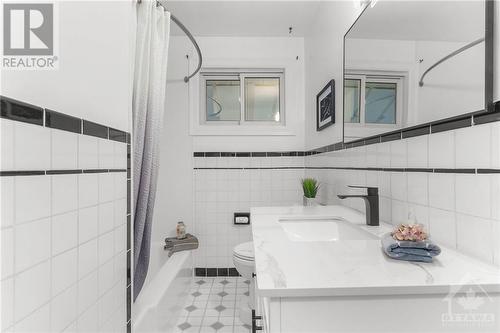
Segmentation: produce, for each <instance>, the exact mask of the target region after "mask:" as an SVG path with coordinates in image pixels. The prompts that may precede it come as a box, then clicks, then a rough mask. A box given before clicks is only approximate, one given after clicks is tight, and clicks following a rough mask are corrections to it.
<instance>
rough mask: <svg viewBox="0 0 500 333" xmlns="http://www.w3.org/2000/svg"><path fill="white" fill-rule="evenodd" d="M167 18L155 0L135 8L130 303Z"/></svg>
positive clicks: (158, 123) (149, 190) (160, 94)
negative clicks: (132, 254) (132, 271)
mask: <svg viewBox="0 0 500 333" xmlns="http://www.w3.org/2000/svg"><path fill="white" fill-rule="evenodd" d="M169 36H170V13H169V12H167V11H165V10H164V9H163V7H161V6H156V1H142V3H141V4H140V5H138V6H137V35H136V53H135V68H134V90H133V101H132V102H133V106H132V112H133V147H134V159H133V161H134V166H133V178H134V187H133V188H134V300H135V299H136V298H137V295H138V294H139V292H140V291H141V288H142V285H143V284H144V280H145V279H146V275H147V272H148V266H149V252H150V245H151V227H152V221H153V209H154V204H155V195H156V183H157V175H158V166H159V149H158V148H159V143H160V134H161V130H162V126H163V114H164V113H165V110H166V103H165V88H166V81H167V56H168V43H169Z"/></svg>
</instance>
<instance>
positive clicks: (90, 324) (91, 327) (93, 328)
mask: <svg viewBox="0 0 500 333" xmlns="http://www.w3.org/2000/svg"><path fill="white" fill-rule="evenodd" d="M96 290H97V289H96ZM77 326H78V332H79V333H88V332H98V331H99V304H98V303H96V304H95V305H93V306H92V307H90V308H89V309H88V310H87V311H86V312H85V313H83V314H82V315H81V316H80V317H79V318H78V323H77Z"/></svg>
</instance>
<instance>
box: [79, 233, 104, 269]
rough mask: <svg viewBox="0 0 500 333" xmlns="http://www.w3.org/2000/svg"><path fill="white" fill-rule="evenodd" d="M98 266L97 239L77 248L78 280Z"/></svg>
mask: <svg viewBox="0 0 500 333" xmlns="http://www.w3.org/2000/svg"><path fill="white" fill-rule="evenodd" d="M98 264H99V258H98V248H97V239H94V240H91V241H89V242H87V243H85V244H82V245H80V247H79V248H78V278H82V277H84V276H85V275H87V274H88V273H90V272H92V271H93V270H94V269H96V268H97V266H98Z"/></svg>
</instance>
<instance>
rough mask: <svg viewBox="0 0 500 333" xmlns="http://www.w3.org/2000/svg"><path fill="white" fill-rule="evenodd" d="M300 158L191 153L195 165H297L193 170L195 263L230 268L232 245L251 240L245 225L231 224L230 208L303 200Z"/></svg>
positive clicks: (240, 166) (295, 202) (239, 209)
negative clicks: (195, 238)
mask: <svg viewBox="0 0 500 333" xmlns="http://www.w3.org/2000/svg"><path fill="white" fill-rule="evenodd" d="M303 165H304V158H303V157H253V158H245V157H221V158H211V157H209V158H195V167H198V168H199V167H223V168H227V167H231V168H244V167H272V166H274V167H279V166H298V167H299V168H298V169H246V170H241V169H238V170H228V169H217V170H194V171H193V172H194V178H195V182H194V187H195V191H194V193H195V221H194V225H189V223H187V221H185V222H186V223H187V228H188V232H189V229H190V228H193V229H191V230H194V232H195V234H196V235H197V236H198V237H199V239H200V248H199V250H198V251H196V253H195V266H196V267H234V265H233V262H232V250H233V247H234V246H236V245H237V244H239V243H242V242H246V241H250V240H251V239H252V235H251V229H250V227H249V226H237V225H234V224H233V214H234V213H235V212H249V211H250V207H257V206H280V205H297V204H301V203H302V190H301V187H300V179H301V178H303V177H304V170H303V168H302V167H303Z"/></svg>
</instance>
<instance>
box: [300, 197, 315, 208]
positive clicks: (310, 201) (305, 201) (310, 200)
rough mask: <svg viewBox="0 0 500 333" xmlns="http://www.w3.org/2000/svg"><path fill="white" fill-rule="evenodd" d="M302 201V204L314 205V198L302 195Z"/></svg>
mask: <svg viewBox="0 0 500 333" xmlns="http://www.w3.org/2000/svg"><path fill="white" fill-rule="evenodd" d="M302 202H303V204H304V206H316V198H307V197H303V198H302Z"/></svg>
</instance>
